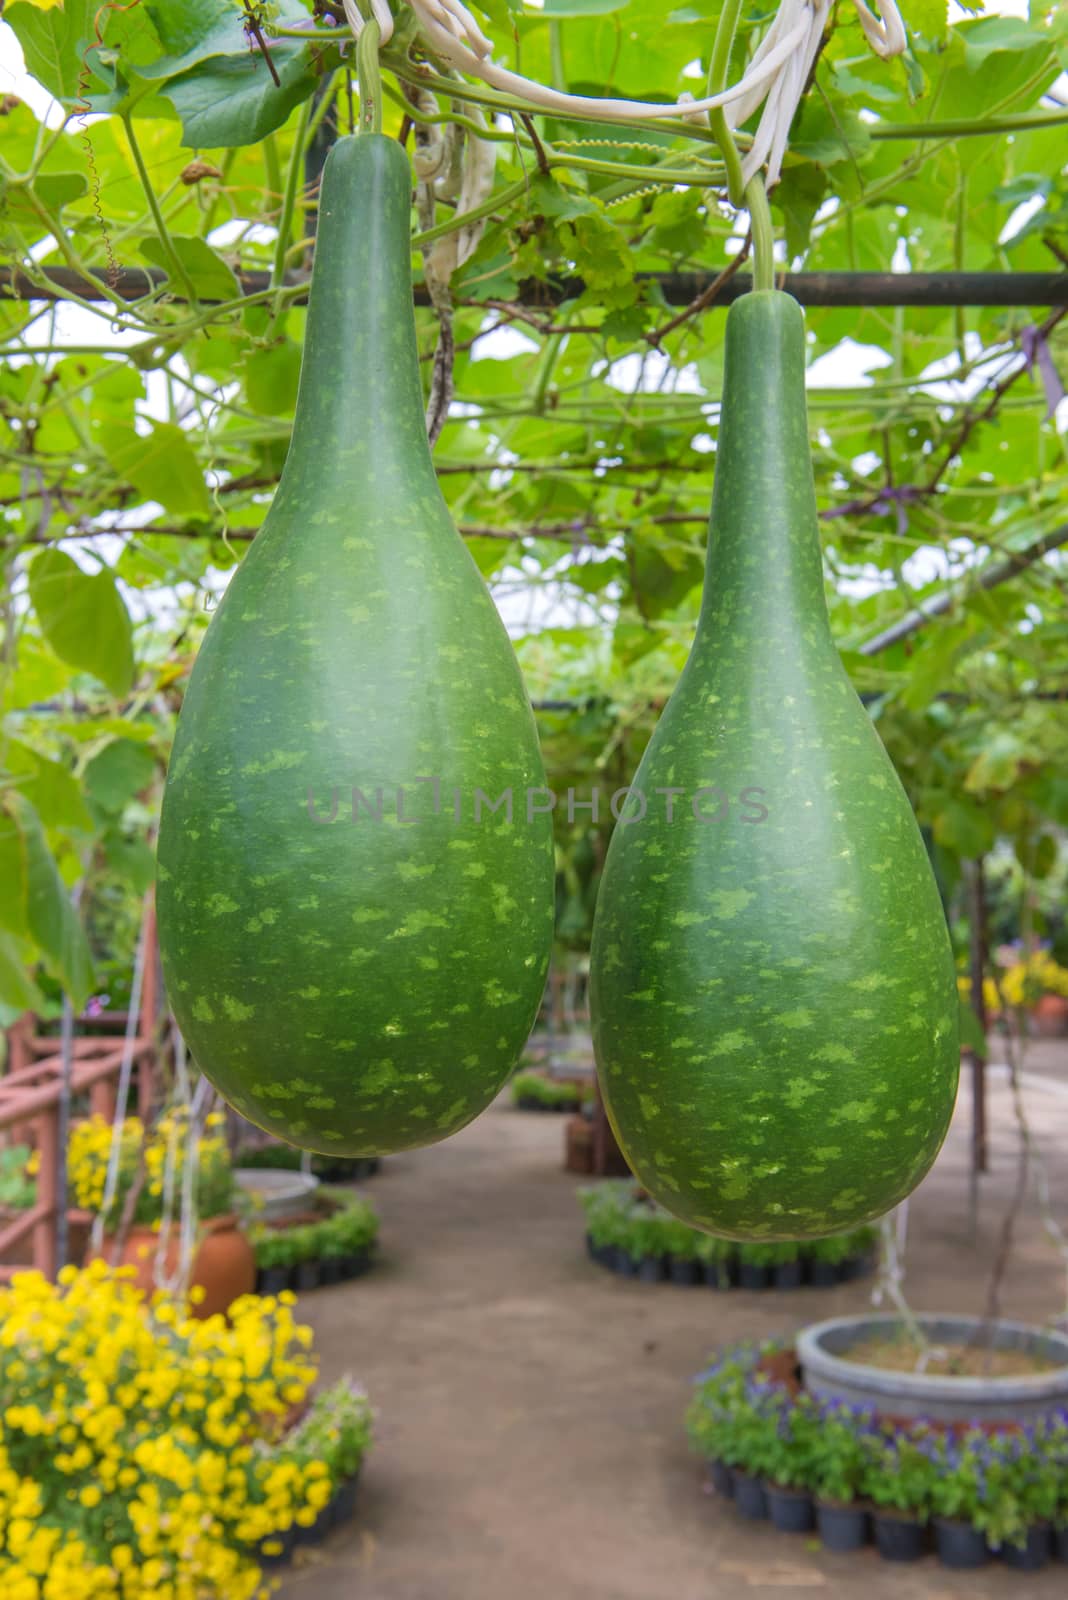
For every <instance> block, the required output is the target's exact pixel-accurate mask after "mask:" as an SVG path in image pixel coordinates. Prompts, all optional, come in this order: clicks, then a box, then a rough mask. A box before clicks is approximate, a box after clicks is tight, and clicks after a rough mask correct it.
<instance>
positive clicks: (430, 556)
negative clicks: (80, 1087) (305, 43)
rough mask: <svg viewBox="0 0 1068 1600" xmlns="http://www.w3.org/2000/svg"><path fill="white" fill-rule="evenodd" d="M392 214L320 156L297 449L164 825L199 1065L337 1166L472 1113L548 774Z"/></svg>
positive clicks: (186, 721)
mask: <svg viewBox="0 0 1068 1600" xmlns="http://www.w3.org/2000/svg"><path fill="white" fill-rule="evenodd" d="M410 199H411V179H410V175H409V168H408V161H407V157H406V156H405V154H404V151H403V150H402V149H401V147H400V146H399V145H398V144H397V143H395V142H394V141H392V140H390V139H387V138H384V137H382V135H381V134H379V133H376V132H369V133H361V134H360V135H359V137H356V138H345V139H342V140H341V141H340V142H339V143H338V144H337V145H336V146H335V148H334V149H333V150H332V151H331V153H330V156H329V158H328V160H327V164H326V169H325V173H324V176H323V183H322V191H321V198H320V207H319V231H318V241H317V246H316V252H315V266H314V272H313V278H312V287H311V298H310V304H309V310H308V319H307V332H306V339H305V346H304V361H303V367H302V371H301V379H300V391H299V398H298V402H297V410H296V417H295V421H294V427H293V438H292V443H291V445H290V449H289V455H288V457H287V460H286V463H285V468H284V470H283V473H282V477H281V481H280V483H279V485H278V490H277V493H276V495H275V498H274V502H273V504H272V506H271V509H270V512H269V514H268V516H267V519H266V521H265V523H264V526H263V529H262V531H261V532H260V533H259V534H258V535H257V537H256V540H255V543H254V544H253V546H252V548H251V550H250V551H249V554H248V555H247V556H246V558H245V559H244V561H243V562H242V564H241V566H240V567H239V569H238V571H237V572H236V574H235V575H234V578H233V581H232V582H231V584H230V586H229V588H228V589H227V592H226V595H225V597H224V598H223V600H222V602H221V604H220V606H219V608H218V611H217V612H216V614H215V616H214V617H213V619H212V622H211V625H210V627H209V629H208V632H207V635H206V637H205V639H204V643H203V645H202V647H201V650H200V654H199V656H198V659H197V662H196V665H195V667H194V669H193V673H192V676H191V679H190V682H189V687H188V690H187V693H186V696H185V704H184V707H183V710H182V714H181V717H180V719H179V725H178V732H177V736H176V739H175V745H174V753H173V757H172V761H171V767H170V772H169V775H168V782H167V788H166V793H165V798H164V805H163V816H162V821H161V825H160V838H159V883H158V904H159V928H160V948H161V952H162V958H163V968H164V975H165V978H166V982H167V988H168V993H169V996H170V1000H171V1004H172V1006H173V1008H174V1012H175V1015H176V1017H177V1020H178V1022H179V1025H180V1026H181V1029H182V1031H183V1033H184V1035H185V1037H186V1038H187V1040H188V1041H189V1044H190V1047H191V1049H192V1052H193V1054H194V1056H195V1058H196V1061H197V1063H198V1064H199V1066H200V1067H201V1069H202V1070H203V1071H204V1073H205V1074H206V1075H207V1076H208V1078H210V1080H211V1081H212V1082H213V1083H214V1084H215V1085H216V1086H217V1087H218V1089H219V1090H220V1091H221V1092H222V1094H223V1095H224V1096H225V1097H226V1099H227V1100H229V1101H230V1103H231V1104H232V1105H234V1106H236V1107H237V1109H238V1110H239V1111H241V1112H242V1113H243V1114H244V1115H245V1116H247V1117H248V1118H249V1119H250V1120H251V1121H253V1122H255V1123H257V1124H258V1125H259V1126H261V1127H263V1128H266V1129H267V1130H268V1131H269V1132H271V1133H273V1134H277V1135H279V1136H281V1137H282V1138H284V1139H286V1140H288V1141H289V1142H290V1143H292V1144H298V1145H301V1146H303V1147H304V1148H305V1149H310V1150H317V1151H323V1152H333V1153H337V1154H345V1155H365V1154H373V1153H376V1152H386V1151H394V1150H399V1149H403V1148H408V1147H411V1146H415V1145H424V1144H430V1143H433V1142H435V1141H436V1140H439V1139H442V1138H445V1137H446V1136H447V1135H448V1134H451V1133H453V1132H455V1131H456V1130H457V1129H458V1128H460V1127H462V1126H463V1125H464V1124H465V1123H467V1122H469V1121H470V1120H471V1118H472V1117H474V1116H476V1115H477V1114H478V1112H480V1111H481V1110H482V1109H483V1108H484V1107H485V1106H486V1105H487V1104H488V1102H489V1101H490V1100H491V1099H492V1098H493V1096H494V1095H495V1094H496V1093H497V1091H498V1089H499V1088H500V1087H501V1084H502V1083H503V1082H504V1080H505V1079H506V1078H507V1076H508V1073H509V1071H510V1070H511V1068H512V1066H513V1065H514V1063H515V1060H516V1058H517V1056H518V1055H519V1053H520V1051H521V1049H522V1046H523V1044H524V1043H525V1041H526V1037H527V1034H528V1032H529V1030H530V1027H531V1024H532V1022H533V1020H534V1016H535V1013H536V1011H537V1008H538V1004H539V1002H540V999H541V995H542V990H543V987H544V981H545V971H546V966H547V963H548V954H549V944H550V939H551V935H552V903H553V851H552V833H551V826H550V823H549V819H548V817H547V816H543V815H537V814H536V815H535V816H534V818H533V819H532V820H529V821H528V818H527V817H526V815H525V813H524V814H522V815H520V814H514V813H513V811H512V809H511V806H510V805H506V804H503V803H500V804H499V803H498V802H500V799H501V796H502V794H503V793H504V792H505V791H506V790H511V791H512V794H513V795H514V797H515V800H516V803H517V807H518V808H519V809H520V810H521V809H522V804H523V799H522V797H524V796H525V795H526V792H527V790H528V788H537V787H539V786H541V785H542V784H544V776H543V772H542V767H541V760H540V755H539V751H538V741H537V735H536V731H535V727H534V719H533V715H532V712H531V708H530V703H529V700H528V698H527V695H526V692H525V690H524V687H523V683H522V680H521V677H520V673H519V668H518V664H517V662H516V660H515V656H514V654H513V652H512V649H511V646H510V644H509V641H508V638H507V635H506V633H505V630H504V627H503V626H502V623H501V621H500V618H499V617H498V615H497V612H496V610H495V608H494V605H493V602H492V601H491V599H490V597H489V594H488V593H487V591H486V588H485V586H484V584H483V582H482V580H481V578H480V576H479V574H478V571H477V569H476V567H475V565H474V563H473V561H472V560H471V558H470V555H469V554H468V552H467V550H466V549H465V547H464V545H463V543H462V541H461V539H460V537H459V535H458V533H457V532H456V529H455V527H454V526H453V523H452V521H451V518H450V516H449V513H448V510H447V508H446V505H445V502H444V500H443V498H442V495H441V492H440V490H439V487H438V483H437V479H436V477H435V474H434V468H433V464H432V461H431V456H430V452H429V448H428V445H427V439H426V432H425V423H424V415H423V398H422V391H421V386H420V379H419V367H418V351H417V346H416V335H415V322H414V314H413V310H412V287H411V267H410V250H411V245H410ZM493 805H496V806H497V809H496V810H493V809H491V806H493Z"/></svg>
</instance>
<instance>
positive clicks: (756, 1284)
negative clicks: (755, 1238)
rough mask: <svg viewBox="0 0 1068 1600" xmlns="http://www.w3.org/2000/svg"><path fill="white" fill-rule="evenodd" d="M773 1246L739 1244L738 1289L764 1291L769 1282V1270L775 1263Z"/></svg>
mask: <svg viewBox="0 0 1068 1600" xmlns="http://www.w3.org/2000/svg"><path fill="white" fill-rule="evenodd" d="M775 1249H776V1247H775V1245H774V1244H759V1243H757V1244H740V1245H739V1246H738V1287H739V1288H740V1289H766V1288H767V1287H768V1284H769V1283H770V1282H771V1269H772V1265H773V1263H774V1261H775Z"/></svg>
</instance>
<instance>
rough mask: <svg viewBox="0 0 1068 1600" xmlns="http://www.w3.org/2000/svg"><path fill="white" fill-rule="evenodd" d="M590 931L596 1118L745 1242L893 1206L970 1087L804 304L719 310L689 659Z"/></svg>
mask: <svg viewBox="0 0 1068 1600" xmlns="http://www.w3.org/2000/svg"><path fill="white" fill-rule="evenodd" d="M634 785H635V787H636V789H637V790H638V791H640V793H641V795H642V796H643V797H644V800H645V803H646V805H647V808H648V809H647V812H646V815H645V816H644V817H642V818H640V819H638V818H637V817H636V816H635V815H634V814H633V808H632V816H631V819H630V820H627V821H625V822H623V823H622V824H617V826H616V829H615V832H614V834H613V837H612V841H611V844H610V847H609V850H608V855H607V859H606V863H605V869H604V874H603V877H602V880H601V886H600V894H599V899H598V904H597V912H596V918H595V923H594V935H593V948H592V955H591V1004H592V1009H593V1019H594V1020H593V1027H594V1045H595V1050H596V1054H597V1063H598V1069H599V1074H600V1082H601V1088H602V1092H603V1095H604V1100H605V1105H606V1107H607V1110H608V1115H609V1118H610V1120H611V1123H612V1126H613V1128H614V1129H615V1132H616V1136H617V1138H618V1140H619V1143H620V1146H621V1147H622V1150H623V1152H624V1154H625V1156H626V1158H627V1161H628V1162H629V1164H630V1166H631V1169H632V1171H633V1172H634V1173H635V1175H636V1176H637V1177H638V1179H639V1180H640V1182H641V1183H642V1184H644V1185H645V1187H646V1188H647V1189H648V1190H649V1191H650V1192H651V1193H652V1194H653V1195H655V1196H656V1198H657V1199H658V1200H659V1201H660V1202H661V1204H662V1205H664V1206H665V1207H666V1208H667V1209H668V1210H669V1211H671V1212H673V1213H674V1214H675V1215H676V1216H678V1217H681V1218H682V1219H683V1220H684V1221H686V1222H689V1223H691V1224H692V1225H694V1226H695V1227H699V1228H703V1229H705V1230H707V1231H708V1232H710V1233H715V1234H718V1235H722V1236H724V1237H727V1238H732V1239H741V1240H744V1239H810V1238H818V1237H819V1236H821V1235H824V1234H831V1233H838V1232H841V1231H842V1230H844V1229H848V1228H853V1227H856V1226H858V1225H860V1224H861V1223H864V1222H867V1221H869V1220H871V1219H872V1218H874V1217H878V1216H880V1215H881V1214H882V1213H883V1212H885V1211H887V1210H889V1208H890V1207H891V1206H894V1205H896V1204H897V1203H898V1201H900V1200H903V1199H904V1198H905V1196H906V1195H907V1194H909V1193H910V1191H911V1190H912V1189H914V1188H915V1186H916V1184H917V1183H918V1182H919V1181H920V1179H921V1178H922V1177H923V1176H924V1174H925V1173H926V1172H927V1171H928V1169H929V1168H930V1166H931V1163H932V1162H933V1160H934V1158H935V1156H936V1155H937V1153H938V1150H939V1148H940V1146H941V1144H942V1141H943V1139H944V1137H945V1134H946V1130H947V1128H948V1126H949V1119H950V1116H951V1114H952V1111H953V1104H954V1098H955V1095H956V1088H957V1074H958V1065H959V1050H958V1043H957V1020H958V1010H957V991H956V982H955V974H954V966H953V960H952V953H951V950H950V943H949V936H948V932H947V929H946V921H945V917H944V915H943V911H942V905H941V902H940V899H939V895H938V890H937V888H936V885H935V881H934V877H933V874H932V872H931V867H930V864H929V862H928V859H927V853H926V851H925V849H924V845H923V841H922V839H921V837H920V832H919V829H918V827H917V825H916V820H915V818H914V817H913V814H912V811H911V808H910V807H909V803H908V800H907V799H906V796H905V793H904V791H903V789H902V787H901V784H900V782H899V781H898V778H897V775H896V773H895V771H894V769H893V767H892V765H891V763H890V761H889V759H888V757H887V755H886V752H885V751H884V750H883V747H882V745H881V744H880V742H879V738H878V735H877V734H876V732H875V729H874V727H873V725H872V722H871V719H870V717H869V716H868V714H867V712H866V711H865V710H864V708H863V706H862V705H861V703H860V701H859V700H858V698H857V696H856V693H855V692H854V690H853V687H852V685H851V683H850V681H849V678H848V677H847V675H846V672H845V669H844V668H843V666H842V663H841V661H840V659H839V657H838V653H837V651H836V649H835V646H834V641H833V639H832V637H831V632H830V625H829V621H828V616H827V606H826V601H825V597H824V586H823V568H822V561H821V554H820V543H819V532H818V524H817V519H816V501H815V490H814V485H813V477H812V463H811V456H810V451H809V443H808V422H807V417H806V409H805V360H804V324H803V319H802V316H801V311H800V308H799V307H798V305H797V304H796V302H795V301H794V300H792V299H791V298H790V297H789V296H788V295H785V294H781V293H778V292H775V291H758V292H755V293H751V294H747V295H745V296H744V297H743V298H742V299H740V300H739V301H737V302H736V303H735V305H733V306H732V308H731V310H730V312H729V313H728V319H727V344H726V370H725V377H724V389H723V404H722V412H721V424H720V433H719V441H718V448H717V453H716V468H715V488H714V496H713V504H712V518H711V524H710V531H709V544H708V561H707V572H706V578H705V588H704V596H703V602H702V607H701V615H700V620H699V623H698V628H697V635H696V638H695V640H694V645H693V650H692V652H691V654H690V658H689V660H688V662H687V664H686V667H685V669H684V671H683V674H682V676H681V678H680V680H679V683H678V685H677V687H676V689H675V692H674V693H673V695H672V697H671V700H670V701H669V703H668V705H667V708H666V709H665V711H664V714H663V716H662V717H661V719H660V722H659V724H658V726H657V728H656V730H655V732H654V734H653V737H652V740H651V741H650V743H649V746H648V748H647V750H646V752H645V755H644V757H643V759H642V762H641V765H640V766H639V768H638V772H637V776H636V778H635V780H634Z"/></svg>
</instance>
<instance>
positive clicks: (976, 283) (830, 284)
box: [0, 264, 1068, 310]
mask: <svg viewBox="0 0 1068 1600" xmlns="http://www.w3.org/2000/svg"><path fill="white" fill-rule="evenodd" d="M42 275H43V277H44V278H45V279H46V280H47V286H46V285H42V284H40V283H35V282H34V281H33V280H32V279H31V278H29V277H28V276H27V274H26V273H25V272H23V271H22V270H21V269H20V268H19V267H17V266H14V265H12V264H9V265H6V266H0V300H42V301H47V300H64V299H68V298H70V296H71V295H72V294H76V295H78V296H80V298H81V299H83V300H103V299H104V298H105V295H104V281H105V272H104V269H103V268H101V269H99V270H94V271H93V272H92V273H90V275H89V276H88V277H84V276H83V275H82V274H81V273H79V272H75V271H74V270H73V269H72V268H70V267H45V268H44V269H43V274H42ZM716 276H717V274H716V273H713V272H642V273H639V274H638V278H639V281H641V282H646V283H655V284H656V285H657V287H658V288H659V290H660V293H661V294H662V295H663V297H664V300H665V302H666V303H667V304H668V305H669V306H688V305H690V304H692V302H693V301H694V300H696V299H697V298H698V296H699V295H700V294H702V292H703V291H704V290H706V289H707V288H708V287H709V285H710V284H712V283H713V282H714V281H715V279H716ZM237 277H238V281H239V283H240V285H241V289H242V292H243V293H244V294H261V293H262V292H263V291H264V290H266V289H268V288H270V274H269V273H267V272H264V271H248V272H239V273H238V274H237ZM288 281H289V284H290V285H291V286H293V287H296V286H299V285H302V284H304V283H306V282H307V275H306V274H304V273H301V274H299V275H293V276H292V277H290V279H289V280H288ZM167 282H168V278H167V274H166V273H165V272H163V271H162V270H161V269H158V268H153V269H147V270H143V269H140V268H135V267H123V268H121V269H120V270H119V272H118V275H117V279H116V283H115V290H116V293H118V294H119V295H120V296H121V297H122V298H123V299H124V300H131V301H132V300H139V299H141V298H142V296H144V295H146V294H151V293H152V292H153V290H158V289H163V288H165V287H166V285H167ZM779 282H780V286H781V287H782V288H784V289H785V290H786V291H787V292H788V293H789V294H792V295H793V296H794V298H795V299H796V300H799V301H800V303H801V304H802V305H803V306H857V307H863V306H1006V307H1014V306H1015V307H1029V306H1034V307H1044V306H1064V305H1068V272H788V273H786V274H785V275H784V276H783V277H782V278H780V280H779ZM585 287H586V286H585V284H584V283H583V281H582V279H581V278H562V279H551V280H549V281H548V282H545V283H543V282H541V281H540V280H537V279H527V280H526V281H525V282H523V283H522V284H520V286H519V295H518V303H519V304H521V305H524V306H532V307H538V306H544V307H545V308H546V310H548V309H549V308H551V307H553V306H557V305H560V304H561V303H563V302H564V301H566V300H573V299H575V298H577V296H578V295H580V294H581V293H582V292H583V290H584V289H585ZM751 287H752V280H751V278H750V277H749V276H748V274H746V273H741V272H739V273H736V274H735V275H734V277H733V278H730V279H729V280H728V281H727V282H726V283H724V284H723V286H722V287H721V289H720V292H719V294H718V295H717V296H716V299H715V301H714V302H713V303H712V304H713V307H715V306H725V305H729V304H730V303H731V302H732V301H734V300H737V299H738V298H739V296H740V295H743V294H746V293H748V291H749V290H750V288H751ZM171 298H172V299H174V300H175V301H180V300H181V299H182V296H181V295H172V297H171ZM300 299H303V296H301V297H300ZM457 301H458V303H459V304H461V305H462V304H463V303H464V299H463V293H462V286H460V290H459V292H458V294H457ZM204 303H205V304H206V305H211V304H213V303H217V302H213V301H212V300H210V299H207V300H205V302H204ZM415 303H416V305H421V306H425V305H429V304H430V301H429V299H428V297H427V293H426V290H425V289H424V288H423V286H422V284H417V285H416V287H415Z"/></svg>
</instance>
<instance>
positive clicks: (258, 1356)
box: [0, 1262, 370, 1600]
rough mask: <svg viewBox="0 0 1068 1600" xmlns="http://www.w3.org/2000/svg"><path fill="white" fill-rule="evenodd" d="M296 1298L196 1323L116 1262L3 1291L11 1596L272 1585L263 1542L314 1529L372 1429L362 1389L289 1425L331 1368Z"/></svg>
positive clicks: (0, 1370) (235, 1598)
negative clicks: (298, 1316)
mask: <svg viewBox="0 0 1068 1600" xmlns="http://www.w3.org/2000/svg"><path fill="white" fill-rule="evenodd" d="M291 1306H292V1300H291V1299H289V1298H285V1299H283V1300H280V1301H279V1300H273V1299H267V1300H260V1299H257V1298H255V1297H253V1296H248V1297H245V1298H244V1299H242V1300H239V1301H237V1302H236V1303H235V1304H234V1306H233V1308H232V1310H231V1316H230V1321H229V1322H226V1321H224V1320H223V1318H222V1317H213V1318H211V1319H209V1320H208V1321H199V1320H196V1319H195V1318H193V1317H192V1316H191V1315H190V1314H189V1308H188V1306H187V1305H186V1303H185V1302H182V1301H174V1300H171V1299H169V1298H168V1297H166V1296H163V1295H156V1296H154V1297H153V1299H152V1301H151V1302H150V1303H146V1301H145V1300H144V1298H143V1297H142V1296H141V1295H140V1294H139V1293H138V1292H137V1291H136V1289H135V1288H134V1286H133V1284H132V1282H131V1280H130V1277H129V1276H128V1274H126V1273H123V1272H119V1273H116V1272H112V1271H111V1270H109V1268H107V1267H106V1266H105V1265H104V1264H103V1263H102V1262H96V1263H94V1264H93V1265H91V1266H89V1267H87V1268H85V1269H84V1270H82V1271H78V1270H76V1269H75V1268H73V1267H68V1268H64V1270H63V1272H62V1273H61V1274H60V1280H59V1282H58V1283H56V1284H52V1283H49V1282H48V1280H47V1279H45V1278H44V1277H42V1276H41V1274H40V1273H36V1272H26V1273H18V1274H16V1276H15V1278H14V1279H13V1281H12V1284H11V1286H10V1287H9V1288H2V1289H0V1328H2V1330H3V1337H2V1339H0V1407H2V1416H3V1433H2V1441H0V1593H2V1594H3V1596H4V1600H89V1597H94V1596H97V1595H102V1596H113V1597H115V1600H143V1597H144V1596H145V1595H148V1594H152V1593H159V1594H169V1595H172V1596H175V1597H177V1596H184V1595H189V1596H191V1595H196V1596H197V1597H198V1600H252V1597H254V1596H259V1595H261V1594H262V1593H263V1592H264V1590H263V1580H262V1566H261V1555H262V1554H263V1553H264V1546H265V1544H266V1545H267V1546H270V1547H273V1546H274V1545H276V1544H277V1545H278V1546H279V1548H284V1547H285V1543H286V1541H287V1540H289V1541H291V1540H292V1538H293V1537H294V1529H299V1530H302V1531H303V1530H312V1529H314V1528H315V1527H316V1525H317V1524H318V1523H319V1520H320V1518H321V1516H322V1513H323V1511H324V1509H325V1508H326V1507H328V1506H330V1505H332V1504H334V1503H335V1502H336V1501H337V1499H338V1497H339V1492H343V1485H344V1484H345V1483H347V1482H348V1481H350V1480H351V1478H352V1477H353V1475H354V1473H355V1471H356V1470H357V1469H358V1467H359V1463H360V1460H361V1459H362V1455H363V1453H364V1452H365V1451H366V1449H367V1446H368V1443H369V1440H370V1413H369V1411H368V1409H367V1404H366V1399H365V1398H363V1397H362V1396H358V1397H357V1392H356V1391H353V1390H351V1386H349V1387H348V1388H347V1390H346V1393H347V1394H349V1395H351V1396H352V1399H351V1400H349V1401H347V1402H346V1401H345V1400H344V1397H343V1396H340V1395H338V1394H337V1393H331V1394H325V1395H323V1396H321V1397H320V1398H319V1400H318V1401H316V1402H314V1403H313V1404H312V1407H311V1409H310V1410H309V1411H308V1412H307V1415H306V1417H305V1418H304V1419H303V1421H302V1422H301V1423H300V1425H299V1426H298V1427H297V1428H296V1429H295V1430H291V1431H287V1430H289V1427H290V1423H291V1422H292V1419H293V1416H294V1414H295V1413H296V1412H298V1411H299V1409H300V1408H301V1407H302V1406H304V1404H305V1403H306V1400H307V1396H308V1393H309V1390H310V1388H311V1385H312V1383H313V1382H314V1380H315V1377H316V1371H317V1369H316V1363H315V1360H314V1358H313V1357H312V1355H311V1354H310V1346H311V1338H312V1335H311V1330H310V1329H308V1328H304V1327H300V1326H298V1325H297V1324H296V1323H295V1322H294V1320H293V1315H292V1310H291ZM357 1398H358V1401H359V1411H358V1415H359V1426H358V1427H357V1426H355V1423H354V1417H353V1411H354V1406H355V1404H356V1401H357ZM344 1404H347V1405H348V1413H347V1414H346V1413H344V1409H343V1408H344ZM336 1415H344V1421H343V1423H342V1424H338V1425H336V1426H335V1421H336ZM332 1429H333V1431H331V1430H332ZM266 1554H267V1555H268V1557H269V1556H270V1554H271V1550H270V1549H268V1550H267V1551H266Z"/></svg>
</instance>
